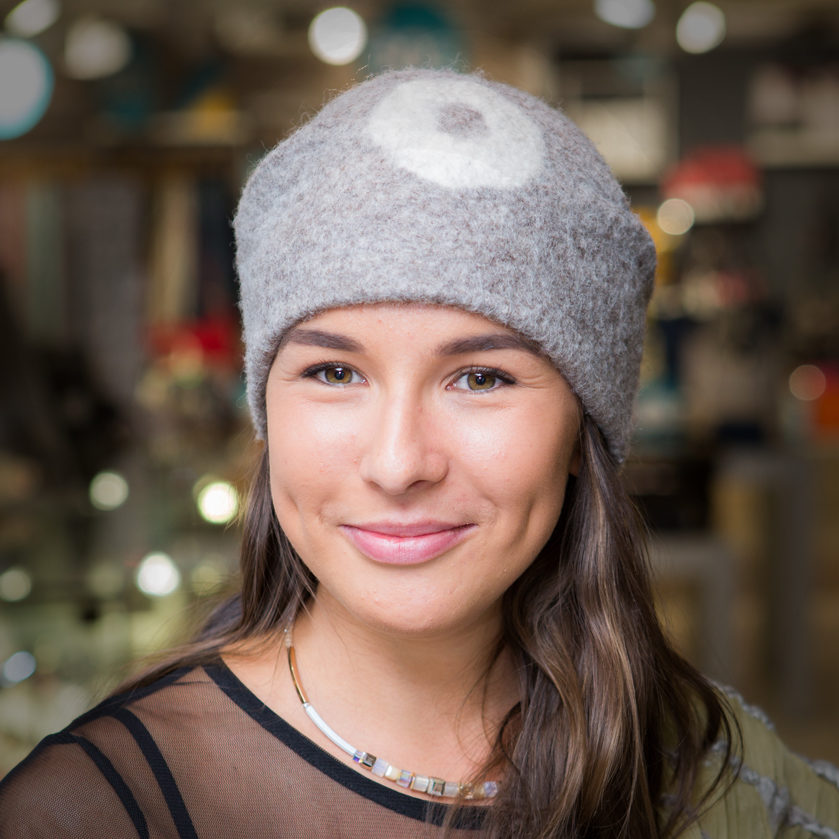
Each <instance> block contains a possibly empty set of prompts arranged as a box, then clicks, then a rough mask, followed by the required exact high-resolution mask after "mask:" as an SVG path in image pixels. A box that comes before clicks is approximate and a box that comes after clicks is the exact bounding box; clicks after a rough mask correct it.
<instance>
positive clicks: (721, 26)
mask: <svg viewBox="0 0 839 839" xmlns="http://www.w3.org/2000/svg"><path fill="white" fill-rule="evenodd" d="M724 38H725V15H724V14H723V12H722V9H720V8H719V7H718V6H715V5H714V4H713V3H706V2H704V0H700V2H697V3H691V4H690V6H688V7H687V8H686V9H685V10H684V12H682V16H681V17H680V18H679V22H678V23H677V24H676V40H677V41H678V43H679V46H680V47H681V48H682V49H683V50H684V51H685V52H691V53H702V52H708V51H709V50H712V49H713V48H714V47H716V46H718V45H719V44H721V43H722V41H723V39H724Z"/></svg>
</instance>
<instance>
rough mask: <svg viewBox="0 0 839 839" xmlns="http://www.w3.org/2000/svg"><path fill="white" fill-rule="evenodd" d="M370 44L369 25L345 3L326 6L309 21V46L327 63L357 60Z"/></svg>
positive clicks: (343, 62) (344, 62) (347, 62)
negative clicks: (368, 38)
mask: <svg viewBox="0 0 839 839" xmlns="http://www.w3.org/2000/svg"><path fill="white" fill-rule="evenodd" d="M366 44H367V27H366V26H365V25H364V21H363V20H362V19H361V17H360V16H359V15H358V14H357V13H356V12H354V11H353V10H352V9H348V8H346V6H336V7H335V8H332V9H326V10H325V11H323V12H321V13H320V14H319V15H316V16H315V18H314V19H313V20H312V22H311V24H309V46H310V47H311V48H312V52H313V53H314V54H315V55H316V56H317V57H318V58H319V59H320V60H321V61H325V62H326V63H327V64H349V63H350V62H351V61H355V60H356V58H358V56H359V55H361V52H362V50H363V49H364V47H365V46H366Z"/></svg>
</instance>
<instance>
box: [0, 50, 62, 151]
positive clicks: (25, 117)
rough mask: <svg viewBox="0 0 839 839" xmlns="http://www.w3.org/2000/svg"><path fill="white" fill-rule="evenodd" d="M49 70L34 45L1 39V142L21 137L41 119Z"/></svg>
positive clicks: (49, 85) (47, 96) (48, 90)
mask: <svg viewBox="0 0 839 839" xmlns="http://www.w3.org/2000/svg"><path fill="white" fill-rule="evenodd" d="M52 88H53V74H52V67H50V63H49V61H47V58H46V56H45V55H44V54H43V53H42V52H41V51H40V50H39V49H38V48H37V47H36V46H34V44H30V43H29V42H28V41H19V40H17V39H15V38H2V37H0V140H10V139H12V138H13V137H20V135H21V134H25V133H26V132H27V131H29V129H30V128H32V127H33V126H34V125H35V123H36V122H38V120H39V119H40V118H41V117H42V116H43V115H44V111H46V109H47V105H49V102H50V97H51V96H52Z"/></svg>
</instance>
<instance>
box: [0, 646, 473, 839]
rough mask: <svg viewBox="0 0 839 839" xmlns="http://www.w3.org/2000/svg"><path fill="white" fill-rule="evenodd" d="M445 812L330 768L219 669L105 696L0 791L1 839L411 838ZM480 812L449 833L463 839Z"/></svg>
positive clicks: (332, 762) (331, 761) (427, 832)
mask: <svg viewBox="0 0 839 839" xmlns="http://www.w3.org/2000/svg"><path fill="white" fill-rule="evenodd" d="M445 812H446V807H445V805H440V804H435V803H433V802H429V803H426V802H425V801H423V800H421V799H418V798H414V797H411V796H409V795H406V794H404V793H402V792H401V791H399V790H398V789H397V788H390V787H385V786H383V785H382V784H380V783H378V782H377V781H374V780H372V779H371V778H369V777H368V776H366V775H362V774H360V773H359V772H358V771H356V770H354V769H352V768H351V767H348V766H345V765H344V764H343V763H341V762H340V761H338V760H336V759H335V758H334V757H333V756H332V755H330V754H328V753H327V752H325V751H323V749H321V748H320V747H319V746H317V745H316V744H315V743H313V742H312V741H311V740H309V739H308V738H307V737H305V736H303V735H302V734H300V732H299V731H297V730H296V729H295V728H293V727H292V726H290V725H289V724H288V723H286V722H285V721H284V720H283V719H282V718H280V717H279V716H278V715H277V714H275V713H274V712H273V711H271V710H269V709H268V708H267V707H266V706H265V705H264V704H263V703H262V702H261V701H260V700H259V699H258V698H257V697H256V696H254V694H253V693H251V692H250V691H249V690H248V689H247V688H246V687H245V686H244V685H243V684H242V683H241V682H240V681H239V680H238V679H237V678H236V676H234V675H233V673H232V672H231V671H230V670H229V669H228V668H227V666H226V665H225V664H224V663H223V662H222V661H218V662H216V663H215V664H213V665H212V666H208V667H206V668H201V669H195V670H189V671H179V672H176V673H173V674H171V675H169V676H167V677H166V678H164V679H162V680H160V681H158V682H156V683H155V684H153V685H151V686H149V687H147V688H144V689H143V690H140V691H134V692H132V693H131V694H126V695H122V696H117V697H114V698H112V699H109V700H106V701H105V702H103V703H102V704H101V705H99V706H97V707H96V708H94V709H93V710H92V711H90V712H88V713H87V714H85V715H84V716H82V717H80V718H79V719H77V720H76V721H75V722H74V723H72V724H71V725H70V726H68V727H67V728H66V729H65V730H64V731H62V732H60V733H58V734H54V735H51V736H50V737H47V738H46V739H45V740H43V741H42V742H41V743H40V745H39V746H38V747H37V748H36V749H35V751H34V752H33V753H32V754H31V755H30V756H29V757H28V758H27V759H26V760H25V761H24V762H23V763H22V764H20V766H18V767H17V768H16V769H15V770H14V771H13V772H11V773H10V774H9V775H8V776H7V777H6V778H5V779H4V781H3V782H2V784H0V837H3V839H7V838H8V839H12V837H14V839H34V837H39V838H42V839H46V837H49V839H64V838H65V837H74V839H76V837H84V839H115V837H119V839H122V837H140V839H146V837H148V839H170V837H171V838H172V839H175V837H177V839H238V837H241V838H242V839H245V837H247V839H256V838H258V837H266V839H267V837H271V839H283V838H284V837H295V839H298V838H299V837H312V839H321V838H322V839H340V837H359V836H377V837H378V836H381V837H390V839H402V837H405V839H407V838H408V837H412V839H413V837H437V836H439V835H440V834H441V831H440V829H439V827H438V825H439V824H440V823H441V822H442V820H443V817H444V815H445ZM482 812H483V811H482V810H481V808H478V807H465V808H463V810H462V812H461V814H460V815H461V818H460V820H459V822H458V829H457V830H456V831H454V832H453V833H452V836H453V837H459V839H466V837H470V839H476V837H477V836H478V835H479V833H478V830H479V827H480V820H481V815H482Z"/></svg>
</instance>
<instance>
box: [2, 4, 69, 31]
mask: <svg viewBox="0 0 839 839" xmlns="http://www.w3.org/2000/svg"><path fill="white" fill-rule="evenodd" d="M60 14H61V7H60V6H59V4H58V0H23V3H18V5H17V6H15V7H14V9H12V10H11V11H10V12H9V14H7V15H6V20H5V25H6V30H7V31H8V32H10V33H11V34H12V35H17V36H19V37H21V38H33V37H34V36H35V35H39V34H40V33H41V32H43V31H44V30H46V29H49V28H50V26H52V25H53V24H54V23H55V22H56V21H57V20H58V17H59V15H60Z"/></svg>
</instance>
